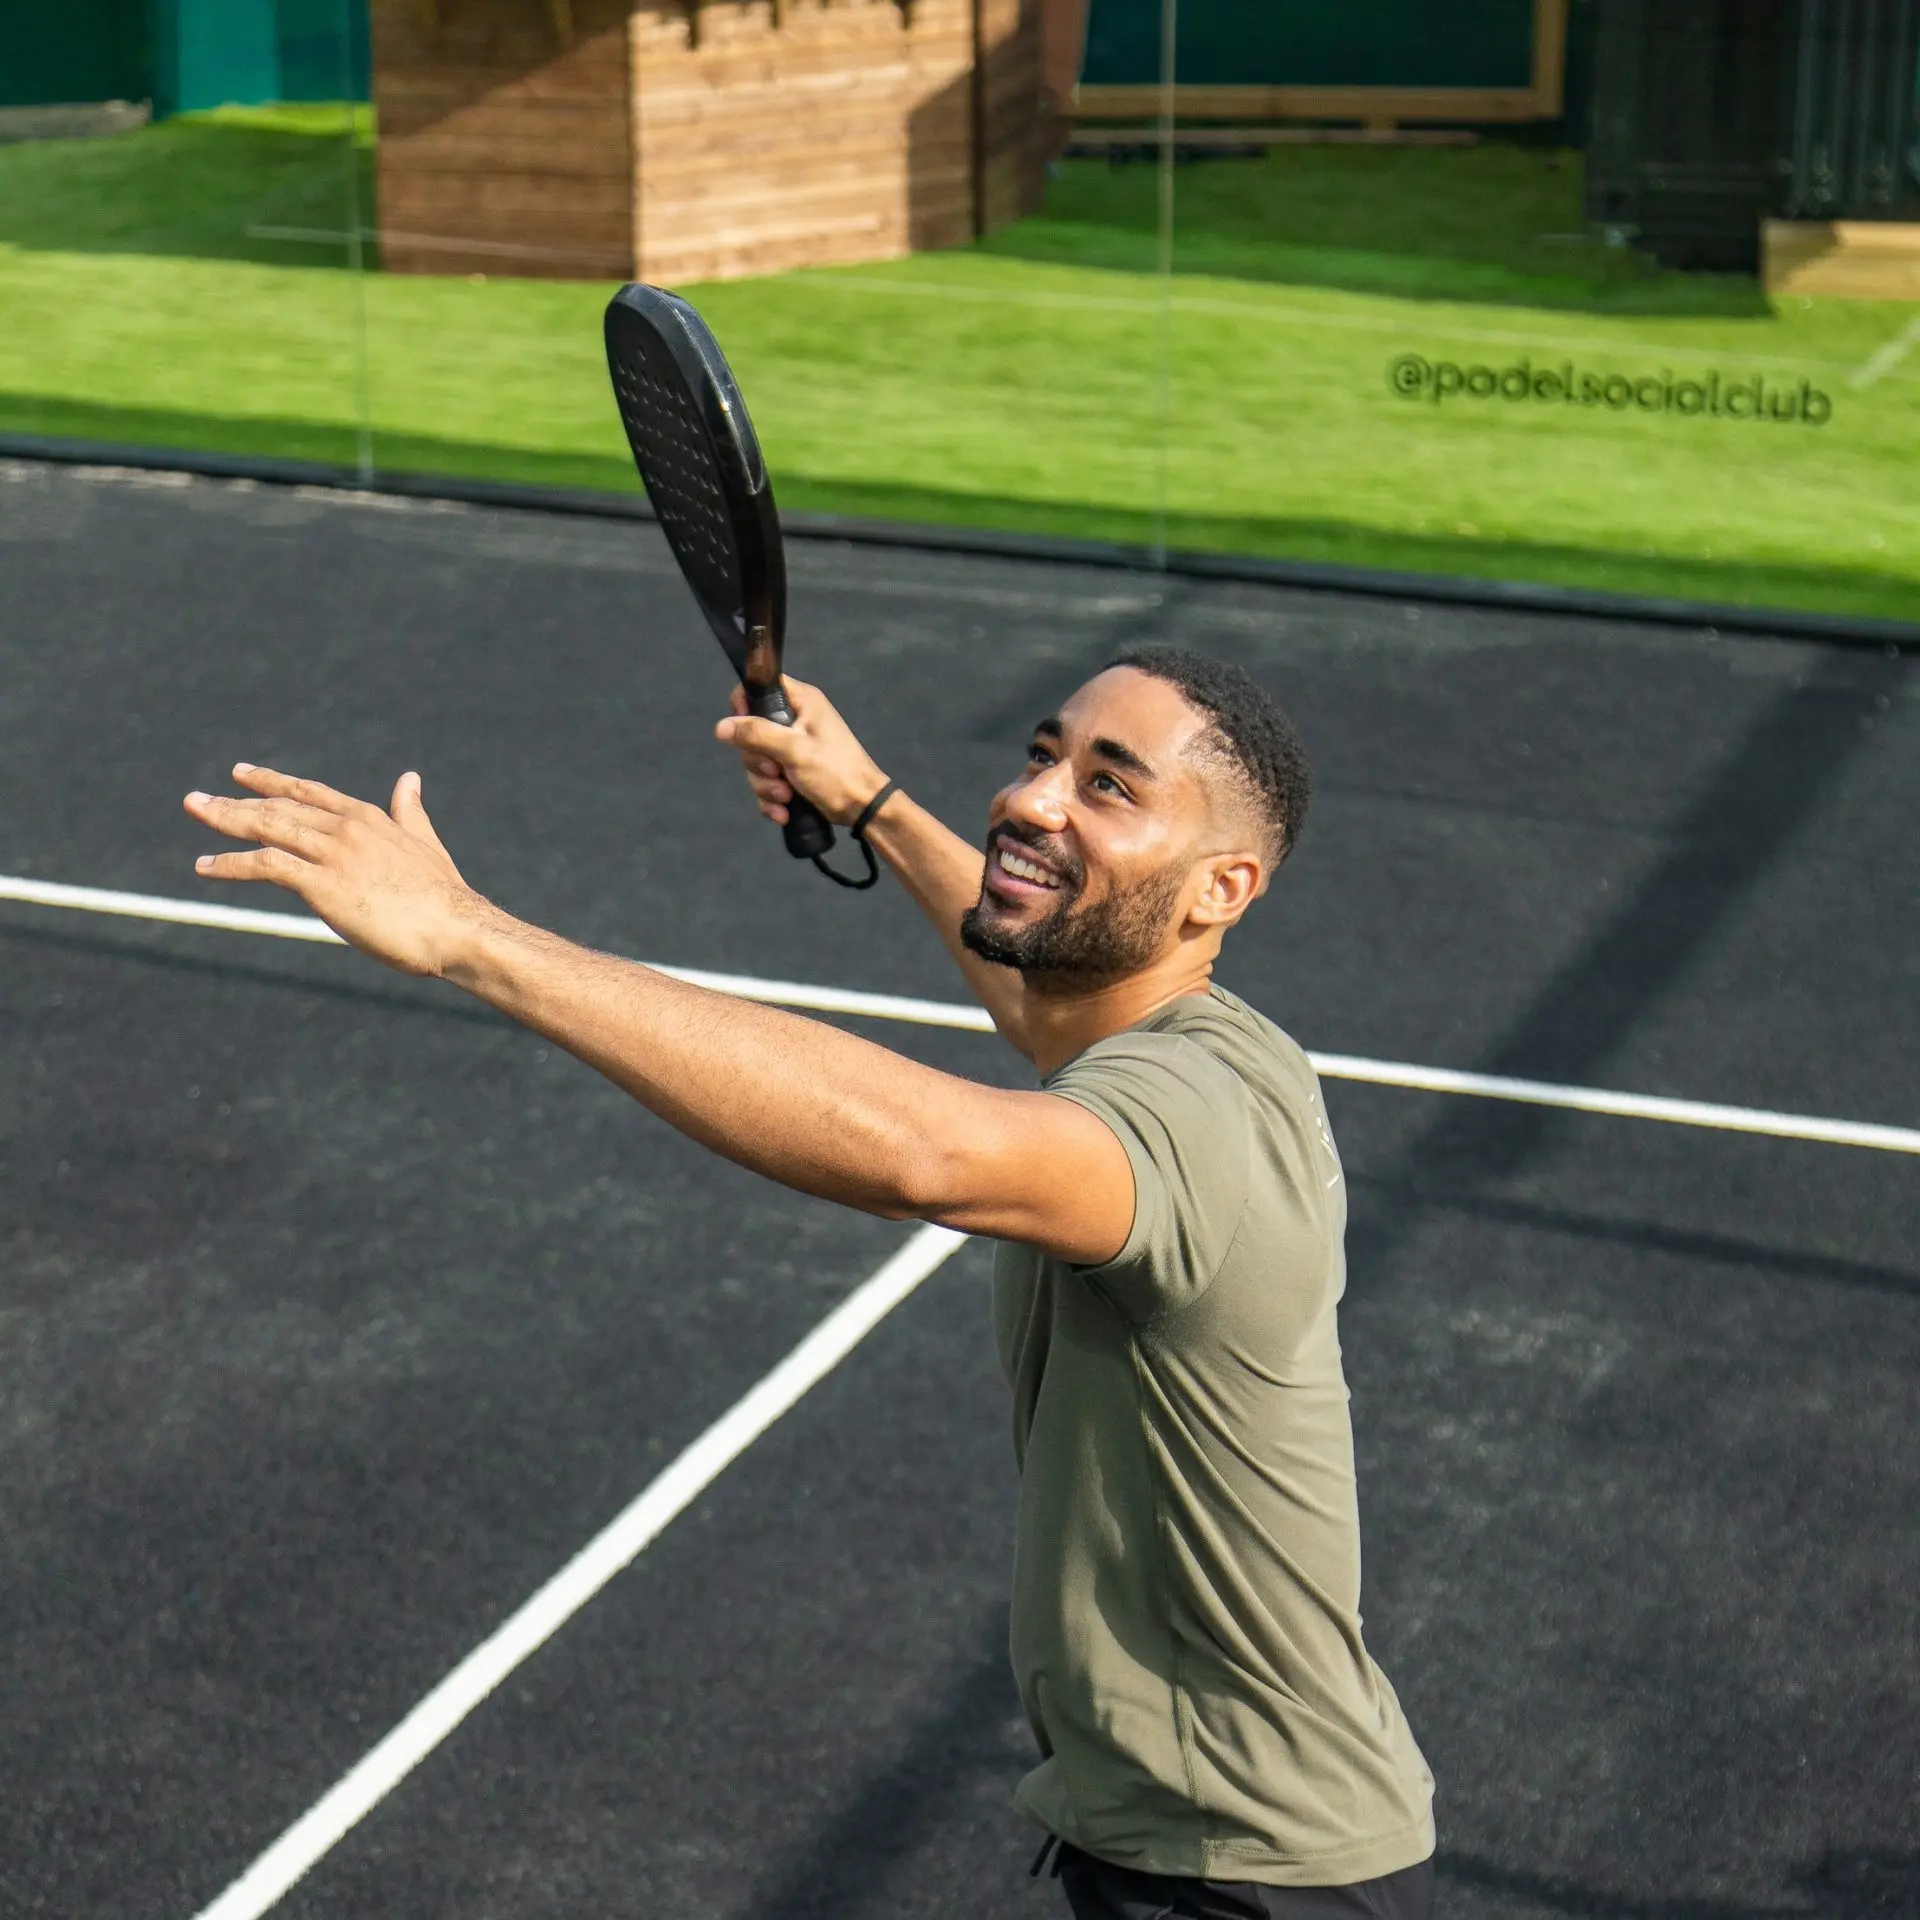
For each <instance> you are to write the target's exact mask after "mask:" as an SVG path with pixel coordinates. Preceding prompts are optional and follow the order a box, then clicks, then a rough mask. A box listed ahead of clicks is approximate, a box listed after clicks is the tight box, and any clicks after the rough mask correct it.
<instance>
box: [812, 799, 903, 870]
mask: <svg viewBox="0 0 1920 1920" xmlns="http://www.w3.org/2000/svg"><path fill="white" fill-rule="evenodd" d="M899 791H900V783H899V781H897V780H889V781H888V782H887V784H886V785H885V786H884V787H882V788H881V789H880V791H879V792H878V793H876V794H875V795H874V796H873V798H872V799H871V800H869V801H868V802H867V804H866V805H865V806H864V807H862V808H861V809H860V812H859V814H858V816H857V817H856V818H855V820H854V822H853V824H852V826H850V827H849V828H848V829H847V837H848V838H849V839H850V840H851V841H852V842H853V843H854V845H855V846H857V847H858V848H859V849H860V857H861V858H862V859H863V860H865V861H866V863H867V871H866V873H865V874H864V875H863V876H862V877H861V878H859V879H857V880H856V879H850V878H849V877H848V876H847V875H846V874H844V873H835V872H834V870H833V869H832V868H831V867H830V866H828V865H827V863H826V859H825V857H824V856H823V855H821V854H817V853H816V854H815V855H814V856H813V864H814V865H815V866H816V867H818V868H819V869H820V871H821V872H822V873H824V874H825V875H826V876H827V878H828V879H829V880H831V881H833V882H834V884H835V885H836V886H842V887H851V888H852V889H853V890H854V891H855V892H856V893H863V892H865V890H866V889H867V888H868V887H870V886H872V885H873V883H874V882H875V881H876V880H878V879H879V878H880V863H879V861H877V860H876V859H875V858H874V857H873V849H872V848H871V847H870V846H868V845H867V829H868V828H869V827H870V826H872V825H873V822H874V818H875V816H876V815H877V814H878V813H879V811H880V809H881V808H882V807H884V806H885V805H886V804H887V802H888V801H889V800H891V799H892V798H893V796H894V795H895V794H896V793H898V792H899Z"/></svg>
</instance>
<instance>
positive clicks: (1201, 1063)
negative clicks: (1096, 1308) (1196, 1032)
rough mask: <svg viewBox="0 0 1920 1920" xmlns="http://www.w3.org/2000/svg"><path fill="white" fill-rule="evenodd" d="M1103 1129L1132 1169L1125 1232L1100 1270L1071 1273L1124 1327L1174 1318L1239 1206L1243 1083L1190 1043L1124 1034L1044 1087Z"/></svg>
mask: <svg viewBox="0 0 1920 1920" xmlns="http://www.w3.org/2000/svg"><path fill="white" fill-rule="evenodd" d="M1047 1091H1048V1092H1049V1093H1053V1094H1058V1095H1059V1096H1060V1097H1061V1098H1062V1099H1066V1100H1071V1101H1073V1102H1074V1104H1075V1105H1076V1106H1081V1107H1085V1108H1086V1109H1087V1111H1088V1112H1089V1113H1092V1114H1096V1115H1098V1116H1099V1118H1100V1119H1102V1120H1104V1121H1105V1122H1106V1123H1107V1125H1108V1126H1109V1127H1111V1128H1112V1129H1113V1132H1114V1135H1115V1137H1116V1138H1117V1139H1118V1140H1119V1142H1120V1144H1121V1146H1123V1147H1124V1148H1125V1149H1126V1153H1127V1158H1128V1160H1129V1161H1130V1162H1131V1163H1132V1166H1133V1193H1134V1200H1133V1227H1132V1231H1131V1232H1129V1233H1128V1235H1127V1243H1126V1245H1125V1246H1124V1247H1122V1248H1121V1249H1120V1251H1119V1253H1118V1254H1116V1255H1115V1256H1114V1258H1113V1259H1111V1260H1109V1261H1108V1262H1107V1263H1106V1264H1105V1265H1104V1266H1098V1267H1080V1268H1076V1269H1075V1271H1076V1272H1077V1273H1079V1274H1080V1275H1081V1276H1082V1277H1083V1278H1084V1279H1085V1280H1086V1281H1087V1283H1088V1284H1089V1285H1090V1286H1092V1287H1093V1288H1094V1289H1095V1290H1096V1291H1097V1292H1099V1293H1100V1294H1102V1295H1103V1296H1104V1297H1105V1298H1107V1299H1108V1300H1110V1301H1111V1302H1112V1303H1113V1305H1114V1306H1115V1307H1117V1308H1118V1309H1119V1310H1120V1311H1121V1312H1122V1313H1124V1314H1125V1315H1126V1316H1127V1317H1128V1318H1129V1319H1130V1320H1134V1321H1136V1322H1142V1323H1144V1322H1146V1321H1149V1320H1154V1319H1157V1318H1159V1317H1160V1316H1161V1315H1163V1314H1166V1313H1172V1312H1176V1311H1178V1309H1180V1308H1181V1307H1183V1306H1187V1305H1189V1304H1191V1303H1192V1302H1193V1301H1195V1300H1197V1299H1198V1298H1199V1297H1200V1296H1201V1295H1202V1294H1203V1293H1205V1292H1206V1290H1207V1288H1208V1287H1209V1286H1210V1285H1212V1283H1213V1277H1214V1275H1215V1274H1216V1273H1217V1272H1218V1271H1219V1269H1220V1265H1221V1262H1222V1261H1223V1260H1225V1258H1226V1256H1227V1250H1228V1249H1229V1248H1230V1247H1231V1246H1232V1245H1233V1240H1234V1236H1235V1234H1236V1233H1237V1232H1238V1231H1239V1228H1240V1216H1241V1214H1242V1212H1243V1211H1244V1210H1245V1208H1246V1205H1247V1190H1248V1170H1249V1166H1250V1164H1251V1160H1252V1150H1253V1138H1252V1135H1253V1118H1252V1110H1251V1104H1250V1101H1249V1098H1248V1094H1247V1089H1246V1085H1245V1083H1244V1082H1243V1081H1242V1080H1241V1079H1240V1076H1239V1075H1238V1074H1236V1073H1235V1072H1233V1070H1232V1069H1231V1068H1230V1067H1228V1066H1227V1065H1226V1064H1225V1063H1224V1062H1222V1061H1221V1060H1219V1059H1218V1058H1216V1057H1215V1056H1214V1055H1213V1054H1212V1053H1210V1052H1208V1050H1207V1049H1206V1048H1205V1047H1203V1046H1201V1045H1200V1044H1199V1043H1198V1042H1197V1041H1194V1040H1191V1039H1188V1038H1187V1037H1185V1036H1184V1035H1181V1034H1173V1033H1123V1034H1116V1035H1115V1036H1114V1037H1113V1038H1112V1039H1110V1040H1102V1041H1099V1042H1097V1043H1096V1044H1095V1045H1093V1046H1091V1047H1089V1048H1088V1049H1087V1051H1086V1052H1085V1053H1083V1054H1080V1055H1079V1056H1078V1057H1077V1058H1075V1059H1073V1060H1071V1061H1069V1062H1068V1063H1067V1065H1066V1066H1064V1067H1063V1068H1061V1070H1060V1071H1059V1072H1058V1073H1057V1074H1055V1075H1054V1076H1053V1078H1052V1079H1050V1080H1049V1081H1048V1082H1047Z"/></svg>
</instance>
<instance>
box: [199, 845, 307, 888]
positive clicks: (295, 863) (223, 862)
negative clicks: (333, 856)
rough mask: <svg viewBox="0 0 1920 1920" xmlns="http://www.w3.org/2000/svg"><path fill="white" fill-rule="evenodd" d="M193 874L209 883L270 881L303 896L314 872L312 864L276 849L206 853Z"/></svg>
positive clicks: (265, 848)
mask: <svg viewBox="0 0 1920 1920" xmlns="http://www.w3.org/2000/svg"><path fill="white" fill-rule="evenodd" d="M193 870H194V872H195V873H197V874H199V875H200V876H201V877H202V878H203V879H207V880H270V881H272V882H273V884H274V885H275V886H276V887H285V888H286V889H287V890H288V892H290V893H300V892H301V890H302V887H301V883H302V881H303V880H305V879H307V878H308V877H309V876H311V875H312V873H313V871H314V869H313V866H312V863H311V862H309V861H306V860H300V859H296V858H295V857H294V855H292V854H290V853H282V852H280V850H279V849H278V848H276V847H261V848H257V849H255V850H253V851H252V852H249V853H203V854H202V855H201V856H200V858H199V859H198V860H196V861H195V862H194V863H193Z"/></svg>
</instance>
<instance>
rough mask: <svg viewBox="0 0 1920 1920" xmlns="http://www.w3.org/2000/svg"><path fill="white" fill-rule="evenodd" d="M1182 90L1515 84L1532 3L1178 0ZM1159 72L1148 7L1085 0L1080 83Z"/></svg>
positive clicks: (1525, 67)
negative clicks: (1186, 87)
mask: <svg viewBox="0 0 1920 1920" xmlns="http://www.w3.org/2000/svg"><path fill="white" fill-rule="evenodd" d="M1178 18H1179V29H1180V31H1179V42H1178V47H1177V52H1176V62H1177V77H1178V78H1179V79H1180V80H1182V81H1184V82H1186V83H1187V84H1188V85H1190V86H1233V85H1248V86H1328V87H1335V86H1349V87H1352V86H1374V87H1524V86H1525V85H1527V83H1528V81H1529V79H1530V78H1531V75H1532V70H1533V0H1318V4H1315V5H1311V6H1300V5H1281V4H1276V0H1179V16H1178ZM1159 77H1160V0H1092V6H1091V8H1090V10H1089V15H1088V20H1087V64H1086V68H1085V71H1084V73H1083V75H1082V78H1083V79H1084V80H1085V81H1086V82H1087V83H1088V84H1089V85H1090V86H1126V85H1132V86H1139V85H1143V84H1148V83H1151V82H1153V81H1155V80H1157V79H1158V78H1159Z"/></svg>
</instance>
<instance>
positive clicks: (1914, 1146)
mask: <svg viewBox="0 0 1920 1920" xmlns="http://www.w3.org/2000/svg"><path fill="white" fill-rule="evenodd" d="M0 900H19V901H24V902H26V903H27V904H29V905H32V906H43V907H69V908H76V909H78V910H79V911H81V912H83V913H111V914H119V915H123V916H126V917H128V918H131V919H135V920H164V921H169V922H172V923H174V924H176V925H179V926H186V927H223V928H226V929H228V930H230V931H232V932H235V933H264V934H271V935H273V936H274V937H275V938H277V939H281V940H316V941H324V942H326V943H328V944H330V945H333V946H344V945H345V944H346V943H345V942H344V941H343V940H342V939H341V938H340V936H339V935H338V934H337V933H335V932H334V931H333V929H332V928H331V927H329V926H327V925H326V924H325V922H324V921H320V920H314V919H309V918H308V917H307V916H305V915H303V914H291V913H261V912H259V911H258V910H257V909H255V908H252V907H221V906H213V905H210V904H206V903H203V902H201V901H198V900H169V899H166V898H165V897H163V896H161V895H157V894H150V893H116V892H114V891H112V890H111V889H109V888H105V887H70V886H64V885H62V884H60V883H59V882H57V881H52V880H27V879H22V878H18V877H14V876H9V875H5V874H0ZM647 964H648V965H649V966H652V967H653V968H654V971H655V972H656V973H664V974H668V975H670V976H671V977H672V978H673V979H675V980H686V981H689V982H691V984H693V985H694V986H697V987H706V988H709V989H710V990H711V991H713V992H715V993H727V994H732V995H733V996H734V997H735V998H737V999H741V1000H760V1001H765V1002H766V1003H767V1004H769V1005H771V1006H779V1007H801V1008H804V1009H806V1010H807V1011H808V1012H813V1013H847V1014H857V1015H860V1016H862V1017H864V1018H867V1019H870V1020H905V1021H909V1022H911V1023H913V1024H914V1025H916V1026H923V1027H957V1028H961V1029H963V1030H965V1031H966V1032H969V1033H991V1032H992V1031H993V1021H992V1020H991V1019H990V1018H989V1017H988V1015H987V1012H986V1010H985V1009H984V1008H982V1007H970V1006H965V1005H962V1004H960V1003H958V1002H955V1001H950V1000H915V999H910V998H908V997H906V996H905V995H902V994H894V993H863V992H861V991H859V990H858V989H856V988H851V987H813V986H808V985H806V984H805V983H803V982H801V981H797V980H761V979H756V978H755V977H754V976H752V975H751V974H743V973H706V972H703V971H701V970H700V969H699V968H697V967H669V966H661V965H659V964H658V963H657V962H654V961H649V962H647ZM1307 1058H1308V1059H1309V1060H1311V1061H1312V1062H1313V1068H1314V1071H1315V1072H1316V1073H1318V1074H1321V1075H1323V1076H1324V1077H1325V1078H1327V1079H1329V1080H1360V1081H1365V1082H1366V1083H1367V1084H1369V1085H1371V1086H1376V1087H1404V1088H1406V1089H1408V1090H1410V1091H1412V1092H1416V1093H1456V1094H1466V1095H1468V1096H1470V1097H1473V1098H1476V1099H1481V1100H1514V1101H1518V1102H1519V1103H1520V1104H1522V1105H1523V1106H1531V1107H1561V1108H1565V1109H1566V1110H1567V1111H1569V1112H1572V1113H1602V1114H1612V1115H1615V1116H1617V1117H1619V1118H1621V1119H1627V1120H1658V1121H1663V1122H1665V1123H1666V1124H1668V1125H1671V1126H1681V1127H1709V1128H1714V1129H1717V1130H1718V1131H1721V1132H1725V1133H1758V1134H1766V1135H1769V1136H1770V1137H1772V1138H1774V1139H1778V1140H1808V1141H1817V1142H1822V1143H1825V1144H1827V1145H1829V1146H1837V1147H1871V1148H1874V1149H1877V1150H1878V1151H1880V1152H1883V1153H1912V1154H1920V1127H1890V1126H1882V1125H1880V1124H1878V1123H1877V1122H1874V1121H1865V1120H1823V1119H1820V1118H1818V1117H1816V1116H1815V1115H1812V1114H1805V1113H1775V1112H1772V1111H1771V1110H1769V1109H1767V1108H1764V1107H1728V1106H1721V1105H1718V1104H1716V1103H1715V1102H1713V1101H1709V1100H1675V1099H1671V1098H1669V1097H1668V1096H1666V1095H1664V1094H1657V1093H1614V1092H1609V1091H1608V1090H1607V1089H1605V1088H1603V1087H1569V1086H1561V1085H1559V1084H1558V1083H1556V1082H1554V1081H1551V1080H1515V1079H1510V1078H1508V1077H1507V1076H1506V1075H1504V1074H1494V1073H1464V1072H1460V1071H1457V1070H1455V1069H1454V1068H1451V1067H1422V1066H1417V1065H1414V1064H1413V1063H1411V1062H1409V1061H1405V1060H1368V1059H1364V1058H1362V1057H1361V1056H1359V1055H1358V1054H1351V1053H1316V1052H1313V1051H1309V1052H1308V1054H1307Z"/></svg>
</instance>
